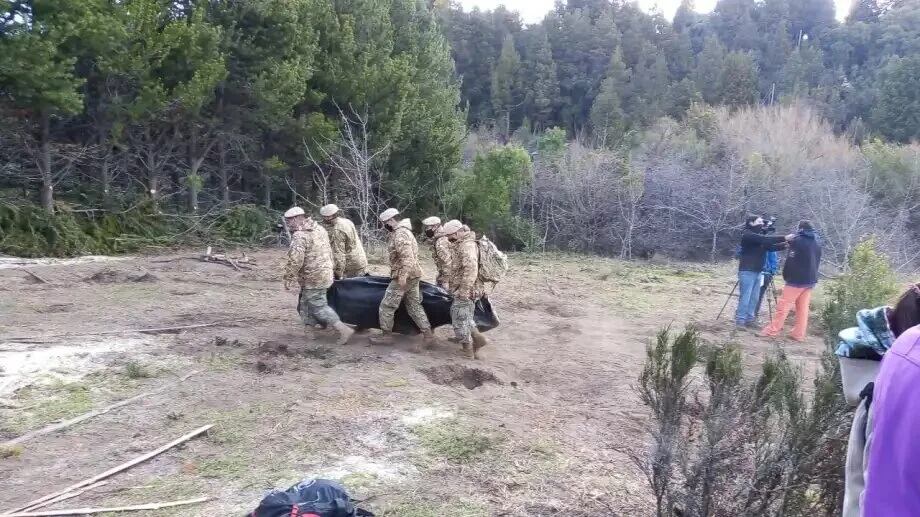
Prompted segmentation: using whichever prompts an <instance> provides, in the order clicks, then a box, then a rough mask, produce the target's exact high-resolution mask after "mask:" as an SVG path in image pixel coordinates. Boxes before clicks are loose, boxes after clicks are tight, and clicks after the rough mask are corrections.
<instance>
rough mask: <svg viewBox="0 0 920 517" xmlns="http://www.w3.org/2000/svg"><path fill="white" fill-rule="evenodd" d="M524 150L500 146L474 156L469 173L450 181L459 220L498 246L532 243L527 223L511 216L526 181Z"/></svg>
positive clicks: (528, 165)
mask: <svg viewBox="0 0 920 517" xmlns="http://www.w3.org/2000/svg"><path fill="white" fill-rule="evenodd" d="M530 171H531V161H530V155H529V154H527V151H526V150H524V149H523V148H521V147H517V146H511V145H508V146H502V147H496V148H494V149H491V150H489V151H488V152H486V153H485V154H480V155H478V156H476V160H475V161H474V162H473V168H472V171H470V173H469V174H465V175H460V176H458V177H457V178H456V180H455V181H454V184H453V187H452V188H451V190H452V191H454V192H456V193H457V194H456V195H457V196H458V197H459V201H460V202H459V205H460V206H461V214H462V217H463V218H464V219H465V220H466V221H468V222H469V224H470V225H471V226H472V227H473V228H476V229H477V230H479V231H480V232H482V233H485V234H487V235H489V236H490V237H491V238H492V239H493V240H495V241H496V242H497V243H498V244H499V246H503V247H510V248H523V247H525V246H527V245H528V243H532V242H533V241H534V239H533V235H534V231H535V230H534V229H533V227H532V226H531V225H530V223H529V222H528V221H526V220H524V219H521V218H520V217H516V216H515V215H514V214H513V208H514V207H513V206H512V203H513V200H514V199H515V194H516V193H517V192H518V190H519V189H520V188H521V187H522V186H524V185H525V184H526V183H527V182H528V181H529V179H530Z"/></svg>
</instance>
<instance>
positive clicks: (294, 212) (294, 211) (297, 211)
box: [284, 206, 306, 219]
mask: <svg viewBox="0 0 920 517" xmlns="http://www.w3.org/2000/svg"><path fill="white" fill-rule="evenodd" d="M298 215H306V212H304V211H303V208H300V207H299V206H295V207H291V208H289V209H288V211H287V212H285V213H284V218H285V219H290V218H292V217H297V216H298Z"/></svg>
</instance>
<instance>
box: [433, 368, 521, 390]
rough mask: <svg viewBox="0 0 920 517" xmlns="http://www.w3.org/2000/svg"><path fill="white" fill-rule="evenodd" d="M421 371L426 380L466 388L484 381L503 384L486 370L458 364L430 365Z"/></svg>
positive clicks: (474, 386)
mask: <svg viewBox="0 0 920 517" xmlns="http://www.w3.org/2000/svg"><path fill="white" fill-rule="evenodd" d="M421 371H422V373H424V374H425V376H426V377H428V380H430V381H431V382H433V383H435V384H440V385H442V386H463V387H465V388H466V389H468V390H473V389H476V388H478V387H480V386H482V385H483V384H485V383H492V384H504V383H503V382H502V381H500V380H498V377H496V376H495V374H494V373H492V372H490V371H488V370H485V369H482V368H471V367H469V366H463V365H459V364H445V365H441V366H432V367H430V368H424V369H422V370H421Z"/></svg>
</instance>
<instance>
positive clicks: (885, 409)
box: [862, 285, 920, 517]
mask: <svg viewBox="0 0 920 517" xmlns="http://www.w3.org/2000/svg"><path fill="white" fill-rule="evenodd" d="M912 289H913V291H914V292H913V293H910V292H909V293H908V296H909V295H910V294H913V296H912V299H913V300H914V301H915V303H916V304H917V311H918V313H920V285H914V286H913V288H912ZM870 419H871V422H872V424H871V426H872V432H871V438H870V440H869V447H868V448H869V458H868V467H867V469H866V490H865V493H864V494H863V501H862V512H863V513H862V516H863V517H894V516H898V517H902V516H903V517H908V516H920V325H914V326H913V327H911V328H909V329H907V330H905V331H904V332H902V333H900V335H899V336H898V338H897V339H896V340H895V342H894V344H893V345H892V346H891V349H890V350H888V352H887V353H886V354H885V355H884V357H883V359H882V365H881V369H880V370H879V374H878V377H877V378H876V380H875V386H874V389H873V390H872V405H871V415H870Z"/></svg>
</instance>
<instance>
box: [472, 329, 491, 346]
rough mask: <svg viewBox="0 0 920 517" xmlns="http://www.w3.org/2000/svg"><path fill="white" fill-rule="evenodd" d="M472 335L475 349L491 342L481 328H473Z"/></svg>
mask: <svg viewBox="0 0 920 517" xmlns="http://www.w3.org/2000/svg"><path fill="white" fill-rule="evenodd" d="M472 336H473V350H479V349H480V348H482V347H484V346H486V345H488V344H489V340H488V339H486V337H485V336H484V335H483V334H482V332H479V330H476V329H473V332H472Z"/></svg>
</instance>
